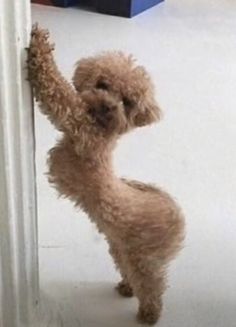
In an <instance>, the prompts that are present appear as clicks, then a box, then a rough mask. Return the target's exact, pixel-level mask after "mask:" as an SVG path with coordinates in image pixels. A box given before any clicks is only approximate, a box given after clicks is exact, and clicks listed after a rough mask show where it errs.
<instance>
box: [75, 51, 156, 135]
mask: <svg viewBox="0 0 236 327" xmlns="http://www.w3.org/2000/svg"><path fill="white" fill-rule="evenodd" d="M73 83H74V86H75V88H76V90H77V91H78V92H79V93H80V95H81V97H82V99H83V100H84V102H85V103H86V107H87V111H86V112H87V114H88V115H89V116H90V118H91V120H90V121H91V123H93V124H94V125H95V126H96V127H97V128H98V129H100V130H101V131H102V132H103V133H105V134H106V135H120V134H122V133H125V132H127V131H129V130H130V129H133V128H135V127H140V126H144V125H147V124H150V123H152V122H154V121H157V120H158V119H159V118H160V109H159V108H158V105H157V104H156V102H155V99H154V92H153V85H152V83H151V80H150V77H149V76H148V74H147V73H146V71H145V70H144V68H142V67H140V66H136V65H135V63H134V60H133V59H132V58H131V57H130V56H125V55H124V54H122V53H120V52H114V53H106V54H103V55H100V56H97V57H91V58H88V59H82V60H81V61H79V62H78V65H77V68H76V70H75V74H74V77H73Z"/></svg>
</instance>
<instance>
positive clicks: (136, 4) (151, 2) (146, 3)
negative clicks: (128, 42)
mask: <svg viewBox="0 0 236 327" xmlns="http://www.w3.org/2000/svg"><path fill="white" fill-rule="evenodd" d="M162 1H164V0H131V13H130V16H131V17H132V16H134V15H137V14H139V13H140V12H142V11H144V10H146V9H148V8H151V7H153V6H155V5H157V4H158V3H160V2H162Z"/></svg>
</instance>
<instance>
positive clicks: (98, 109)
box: [28, 26, 184, 324]
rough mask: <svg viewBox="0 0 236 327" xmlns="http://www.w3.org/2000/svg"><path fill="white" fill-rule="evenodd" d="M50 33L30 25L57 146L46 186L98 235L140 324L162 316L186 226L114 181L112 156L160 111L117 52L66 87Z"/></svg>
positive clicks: (36, 86)
mask: <svg viewBox="0 0 236 327" xmlns="http://www.w3.org/2000/svg"><path fill="white" fill-rule="evenodd" d="M48 37H49V33H48V32H47V31H45V30H42V29H40V28H39V27H38V26H34V27H33V30H32V38H31V43H30V48H29V50H28V51H29V58H28V66H29V79H30V81H31V84H32V87H33V90H34V94H35V97H36V99H37V100H38V101H39V102H40V105H41V111H42V112H43V113H44V114H45V115H47V117H48V118H49V119H50V121H51V122H52V123H53V124H54V125H55V126H56V128H57V129H58V130H60V131H61V132H63V134H62V138H61V140H60V141H59V142H58V144H57V145H56V146H55V147H54V148H53V149H51V151H50V153H49V160H48V163H49V176H50V177H49V179H50V182H51V183H53V184H54V185H55V187H56V188H57V190H58V191H59V193H60V194H63V195H64V196H66V197H68V198H70V199H71V200H72V201H73V202H74V203H75V204H76V205H77V206H80V207H82V208H83V209H84V211H85V212H86V213H87V214H88V216H89V217H90V219H91V220H92V221H93V222H95V223H96V225H97V227H98V229H99V231H100V232H102V233H104V234H105V236H106V239H107V241H108V243H109V246H110V253H111V255H112V257H113V259H114V261H115V264H116V267H117V268H118V269H119V271H120V274H121V276H122V280H121V282H120V283H119V284H118V286H117V290H118V292H119V293H120V294H121V295H123V296H127V297H129V296H132V295H133V294H134V295H135V296H136V297H137V298H138V301H139V311H138V320H139V321H140V322H143V323H149V324H154V323H155V322H156V321H157V320H158V318H159V316H160V313H161V309H162V295H163V292H164V291H165V288H166V269H167V266H168V264H169V262H170V260H172V259H173V258H174V257H175V256H176V254H177V253H178V251H179V250H180V248H181V245H182V241H183V238H184V219H183V215H182V213H181V210H180V208H179V207H178V205H177V204H176V203H175V202H174V200H173V199H172V198H171V197H170V196H169V195H168V194H167V193H166V192H164V191H162V190H161V189H158V188H155V187H154V186H150V185H146V184H143V183H140V182H136V181H129V180H125V179H120V178H119V177H117V176H116V175H115V173H114V170H113V164H112V151H113V149H114V147H115V145H116V143H117V140H118V139H119V138H120V136H121V135H123V134H125V133H127V132H128V131H130V130H132V129H134V128H136V127H140V126H145V125H148V124H151V123H154V122H156V121H158V120H159V118H160V109H159V107H158V105H157V104H156V102H155V99H154V90H153V85H152V83H151V80H150V78H149V76H148V74H147V73H146V71H145V70H144V68H143V67H140V66H136V65H135V63H134V60H133V59H132V57H131V56H128V57H127V56H125V55H124V54H122V53H121V52H114V53H113V52H112V53H104V54H101V55H99V56H96V57H91V58H87V59H82V60H81V61H79V62H78V65H77V68H76V70H75V74H74V78H73V83H74V87H73V86H71V85H70V84H69V83H68V82H67V81H66V80H65V79H64V78H63V77H62V76H61V74H60V72H59V71H58V69H57V66H56V64H55V62H54V59H53V55H52V50H53V46H51V45H50V44H49V42H48Z"/></svg>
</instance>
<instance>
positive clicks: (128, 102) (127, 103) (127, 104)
mask: <svg viewBox="0 0 236 327" xmlns="http://www.w3.org/2000/svg"><path fill="white" fill-rule="evenodd" d="M122 101H123V104H124V106H125V107H126V108H132V107H133V105H134V103H133V101H132V100H130V99H129V98H127V97H123V99H122Z"/></svg>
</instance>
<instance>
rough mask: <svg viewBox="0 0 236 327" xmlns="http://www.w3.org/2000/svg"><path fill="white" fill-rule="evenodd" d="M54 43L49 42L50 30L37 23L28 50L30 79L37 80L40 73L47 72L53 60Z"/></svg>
mask: <svg viewBox="0 0 236 327" xmlns="http://www.w3.org/2000/svg"><path fill="white" fill-rule="evenodd" d="M53 50H54V45H51V44H50V43H49V32H48V31H47V30H44V29H41V28H40V27H39V26H38V24H35V25H34V26H33V28H32V32H31V40H30V44H29V48H26V51H27V52H28V58H27V64H28V79H29V80H30V81H31V82H35V80H36V79H37V77H38V74H39V73H40V74H44V73H47V70H48V69H50V67H51V63H52V61H53V56H52V51H53Z"/></svg>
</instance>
